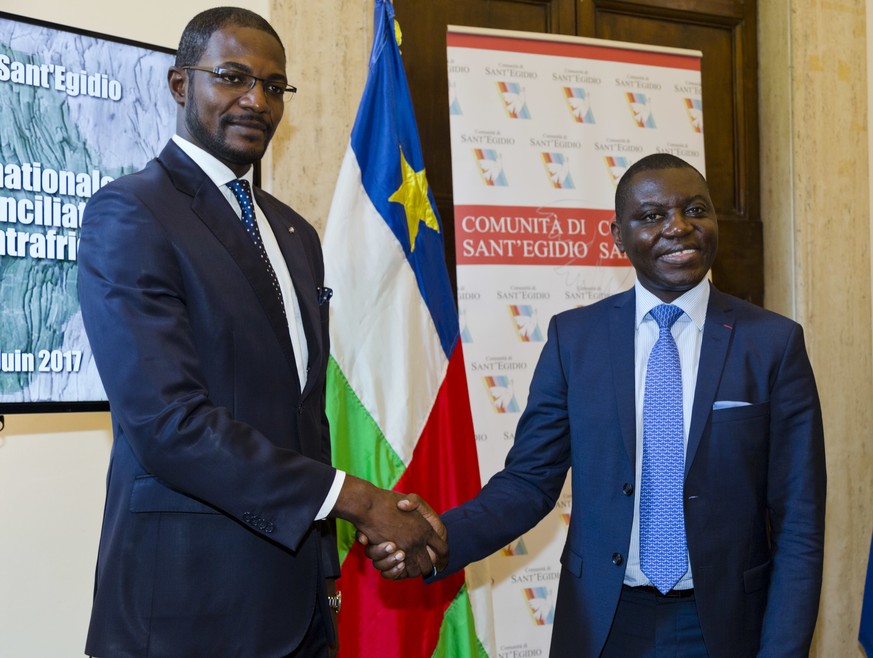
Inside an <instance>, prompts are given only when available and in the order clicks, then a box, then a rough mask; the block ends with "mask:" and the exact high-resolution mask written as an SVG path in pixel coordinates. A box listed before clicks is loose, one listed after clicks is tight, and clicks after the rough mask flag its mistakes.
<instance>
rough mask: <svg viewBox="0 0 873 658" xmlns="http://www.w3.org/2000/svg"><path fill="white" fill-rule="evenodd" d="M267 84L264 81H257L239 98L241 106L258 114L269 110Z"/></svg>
mask: <svg viewBox="0 0 873 658" xmlns="http://www.w3.org/2000/svg"><path fill="white" fill-rule="evenodd" d="M265 84H267V83H266V82H265V81H263V80H255V84H253V85H252V86H251V87H250V88H249V90H248V91H247V92H246V93H244V94H243V95H242V96H240V97H239V104H240V105H242V106H243V107H248V108H251V109H252V110H254V111H256V112H265V111H267V109H269V100H268V99H267V92H266V90H265V89H264V85H265Z"/></svg>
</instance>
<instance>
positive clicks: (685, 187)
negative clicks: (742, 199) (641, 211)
mask: <svg viewBox="0 0 873 658" xmlns="http://www.w3.org/2000/svg"><path fill="white" fill-rule="evenodd" d="M628 193H629V194H628V196H629V198H630V199H631V200H632V201H635V202H636V203H640V204H642V203H657V204H670V203H675V202H677V201H681V200H684V199H688V198H691V197H696V196H700V197H703V198H704V199H706V200H707V201H708V200H709V191H708V189H707V186H706V182H705V181H704V180H703V178H701V176H700V175H699V174H698V173H697V171H695V170H694V169H690V168H687V167H678V168H673V169H651V170H648V171H641V172H640V173H638V174H637V175H636V176H634V177H633V179H632V180H631V181H630V186H629V187H628Z"/></svg>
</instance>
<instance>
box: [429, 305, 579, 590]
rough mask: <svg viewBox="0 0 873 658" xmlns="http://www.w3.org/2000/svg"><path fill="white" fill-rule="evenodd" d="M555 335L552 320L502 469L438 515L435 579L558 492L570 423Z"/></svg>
mask: <svg viewBox="0 0 873 658" xmlns="http://www.w3.org/2000/svg"><path fill="white" fill-rule="evenodd" d="M558 334H559V332H558V326H557V321H556V320H555V318H553V319H552V321H551V323H550V324H549V332H548V340H547V342H546V344H545V346H544V347H543V351H542V354H541V355H540V359H539V362H538V363H537V366H536V369H535V371H534V375H533V379H532V380H531V385H530V394H529V398H528V402H527V406H526V408H525V410H524V413H523V414H522V415H521V418H520V420H519V423H518V427H517V429H516V433H515V443H514V444H513V446H512V448H511V449H510V451H509V454H508V455H507V456H506V464H505V466H504V468H503V470H502V471H500V472H499V473H497V474H496V475H495V476H494V477H492V478H491V480H490V481H489V482H488V484H486V485H485V487H483V489H482V491H481V492H479V494H478V495H477V496H476V497H475V498H473V499H472V500H470V501H468V502H466V503H464V504H463V505H460V506H459V507H456V508H454V509H451V510H449V511H448V512H446V513H445V514H444V515H443V516H442V518H443V520H444V522H445V523H446V527H447V528H448V533H449V534H448V540H449V564H448V566H447V568H446V569H445V570H443V571H442V572H441V573H440V577H444V576H447V575H449V574H451V573H453V572H455V571H457V570H459V569H462V568H464V567H465V566H466V565H467V564H469V563H470V562H475V561H476V560H481V559H482V558H484V557H487V556H488V555H491V554H492V553H493V552H494V551H496V550H498V549H500V548H502V547H503V546H505V545H506V544H507V543H509V542H511V541H512V540H514V539H516V538H517V537H519V536H521V535H522V534H524V533H525V532H527V531H528V530H530V529H531V528H532V527H533V526H534V525H536V524H537V523H538V522H539V521H540V520H541V519H542V518H543V517H544V516H545V515H546V514H548V512H549V511H550V510H551V509H552V508H554V506H555V503H556V502H557V500H558V497H559V496H560V494H561V488H562V487H563V485H564V480H565V479H566V475H567V470H568V469H569V468H570V421H569V414H568V411H567V377H566V375H565V371H564V366H563V363H562V361H561V343H560V339H559V335H558Z"/></svg>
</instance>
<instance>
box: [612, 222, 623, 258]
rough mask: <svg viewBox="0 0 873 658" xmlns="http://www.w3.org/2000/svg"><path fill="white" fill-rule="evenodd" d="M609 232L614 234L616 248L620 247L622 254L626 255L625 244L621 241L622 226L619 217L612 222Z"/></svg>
mask: <svg viewBox="0 0 873 658" xmlns="http://www.w3.org/2000/svg"><path fill="white" fill-rule="evenodd" d="M609 230H610V231H611V232H612V240H613V241H614V242H615V246H616V247H618V250H619V251H620V252H621V253H624V243H623V242H622V240H621V226H619V224H618V218H617V217H616V218H615V219H613V220H612V223H611V224H610V225H609Z"/></svg>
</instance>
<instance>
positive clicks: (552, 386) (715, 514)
mask: <svg viewBox="0 0 873 658" xmlns="http://www.w3.org/2000/svg"><path fill="white" fill-rule="evenodd" d="M634 314H635V295H634V292H633V290H630V291H628V292H625V293H621V294H618V295H615V296H613V297H610V298H608V299H606V300H603V301H601V302H599V303H597V304H594V305H592V306H589V307H587V308H582V309H575V310H571V311H567V312H565V313H561V314H559V315H557V316H555V318H553V320H552V322H551V324H550V327H549V335H548V341H547V343H546V345H545V347H544V348H543V352H542V355H541V357H540V360H539V363H538V365H537V367H536V370H535V373H534V376H533V380H532V382H531V389H530V396H529V399H528V404H527V408H526V409H525V411H524V413H523V414H522V417H521V419H520V421H519V425H518V429H517V431H516V435H515V444H514V446H513V447H512V449H511V450H510V452H509V455H508V456H507V460H506V466H505V468H504V470H503V471H501V472H500V473H498V474H497V475H495V476H494V477H493V478H492V479H491V481H490V482H489V483H488V484H487V485H486V486H485V487H484V488H483V490H482V492H481V493H480V494H479V495H478V496H477V497H476V498H475V499H473V500H472V501H470V502H468V503H465V504H464V505H461V506H460V507H457V508H455V509H453V510H450V511H448V512H446V514H445V515H444V516H443V520H444V521H445V523H446V525H447V527H448V538H449V549H450V552H449V559H450V563H449V566H448V568H447V570H446V571H445V572H444V573H446V574H447V573H451V572H452V571H454V570H457V569H459V568H461V567H462V566H463V565H464V564H466V563H468V562H470V561H473V560H477V559H481V558H482V557H484V556H486V555H489V554H490V553H492V552H494V551H495V550H497V549H499V548H501V547H502V546H504V545H506V544H507V543H508V542H510V541H512V540H513V539H515V538H516V537H518V536H519V535H521V534H522V533H524V532H525V531H527V530H528V529H529V528H531V527H532V526H533V525H534V524H536V522H537V521H539V520H540V519H541V518H542V517H543V515H545V514H546V513H547V512H548V511H549V510H550V509H552V507H553V506H554V505H555V502H556V501H557V498H558V496H559V494H560V490H561V487H562V485H563V483H564V480H565V476H566V472H567V469H568V468H570V467H572V495H573V512H572V518H571V521H570V528H569V533H568V537H567V543H566V545H565V547H564V551H563V556H562V559H561V563H562V570H561V578H560V585H559V589H558V600H557V604H556V611H555V621H554V629H553V635H552V650H551V655H552V656H568V657H569V656H577V657H578V656H584V657H595V656H598V655H599V654H600V652H601V650H602V648H603V645H604V643H605V641H606V637H607V634H608V632H609V628H610V625H611V624H612V619H613V616H614V614H615V610H616V607H617V605H618V599H619V594H620V591H621V586H622V580H623V578H624V572H625V568H626V560H625V557H626V556H627V553H628V548H629V546H630V537H631V525H632V523H633V508H634V491H633V483H634V464H635V451H636V420H635V418H636V417H635V411H634V405H635V391H634V385H635V384H634ZM728 400H730V401H744V402H749V403H750V404H749V405H747V406H739V407H734V408H725V409H719V410H713V404H714V403H715V402H716V401H728ZM685 468H686V476H685V524H686V533H687V539H688V551H689V554H690V559H691V565H692V568H693V573H694V586H695V593H696V601H697V606H698V611H699V615H700V624H701V627H702V629H703V635H704V640H705V643H706V648H707V650H708V652H709V655H710V656H711V657H712V658H737V657H741V656H755V655H765V656H793V657H796V656H801V655H806V654H807V652H808V648H809V643H810V640H811V637H812V632H813V629H814V626H815V620H816V615H817V611H818V601H819V592H820V588H821V570H822V550H823V543H824V504H825V480H826V476H825V462H824V441H823V435H822V421H821V410H820V405H819V400H818V394H817V392H816V387H815V381H814V379H813V373H812V369H811V367H810V364H809V360H808V358H807V354H806V349H805V346H804V341H803V332H802V329H801V327H800V325H798V324H796V323H795V322H792V321H791V320H788V319H786V318H783V317H781V316H779V315H776V314H774V313H771V312H768V311H765V310H763V309H761V308H758V307H756V306H753V305H751V304H748V303H746V302H743V301H740V300H738V299H736V298H734V297H730V296H728V295H725V294H723V293H720V292H719V291H718V290H716V289H715V288H713V289H712V291H711V295H710V300H709V306H708V309H707V317H706V324H705V327H704V332H703V343H702V347H701V354H700V364H699V369H698V378H697V386H696V390H695V398H694V406H693V411H692V417H691V426H690V430H689V439H688V449H687V454H686V461H685Z"/></svg>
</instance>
